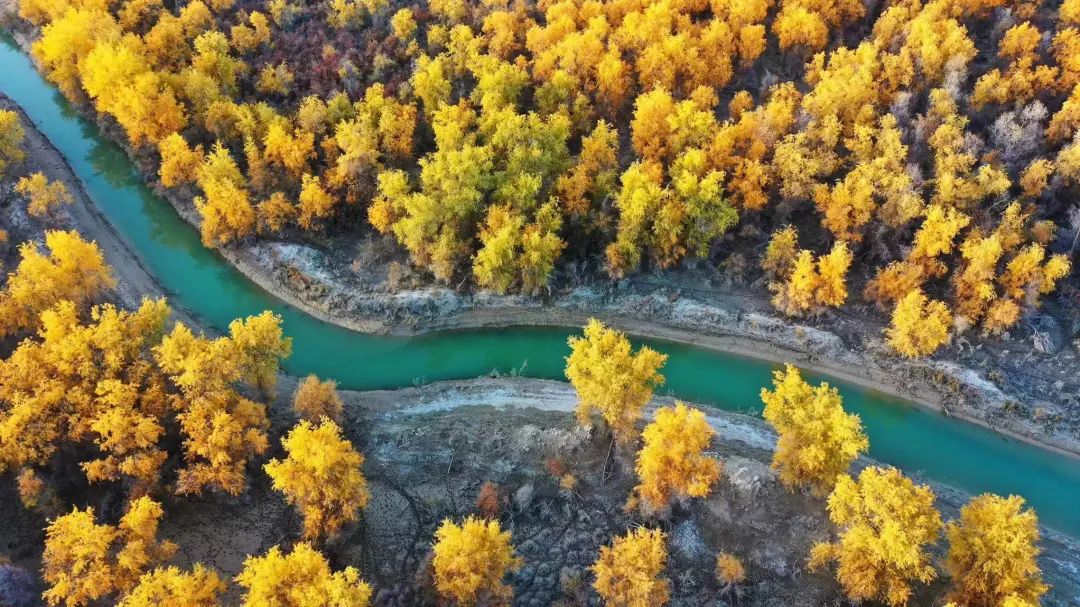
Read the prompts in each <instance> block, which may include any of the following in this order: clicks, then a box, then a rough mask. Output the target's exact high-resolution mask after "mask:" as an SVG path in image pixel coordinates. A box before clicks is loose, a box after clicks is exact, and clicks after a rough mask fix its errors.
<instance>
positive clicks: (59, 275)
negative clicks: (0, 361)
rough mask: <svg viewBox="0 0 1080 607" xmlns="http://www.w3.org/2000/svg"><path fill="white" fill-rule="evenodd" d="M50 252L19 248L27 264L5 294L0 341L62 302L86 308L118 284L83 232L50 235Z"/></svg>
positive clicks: (31, 246)
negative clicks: (85, 305) (2, 337)
mask: <svg viewBox="0 0 1080 607" xmlns="http://www.w3.org/2000/svg"><path fill="white" fill-rule="evenodd" d="M45 248H46V249H48V254H43V253H42V252H41V250H40V249H39V248H38V247H37V245H36V244H34V243H24V244H23V245H21V246H20V247H19V255H20V256H21V257H22V259H21V260H20V261H19V265H18V266H17V267H16V269H15V271H14V272H12V273H11V274H8V280H7V286H6V288H5V289H4V290H3V291H0V336H2V335H7V334H10V333H12V332H15V331H19V330H22V329H27V328H30V327H31V326H33V325H34V324H35V323H37V320H38V317H39V316H40V315H41V313H42V312H44V311H45V310H47V309H48V308H50V307H52V306H54V305H56V304H57V303H59V302H60V301H64V300H67V301H71V302H72V303H74V304H75V305H76V306H78V307H81V306H83V305H84V304H86V303H87V302H89V301H91V300H93V299H94V298H96V297H97V296H98V295H100V294H101V293H102V292H103V291H105V290H107V289H111V288H113V287H114V286H115V285H116V280H115V279H114V278H113V276H112V272H111V271H110V269H109V266H107V265H106V264H105V258H104V256H103V255H102V254H101V249H99V248H98V246H97V244H96V243H94V242H86V241H85V240H83V239H82V237H80V236H79V234H78V232H75V231H71V232H62V231H53V230H50V231H47V232H45Z"/></svg>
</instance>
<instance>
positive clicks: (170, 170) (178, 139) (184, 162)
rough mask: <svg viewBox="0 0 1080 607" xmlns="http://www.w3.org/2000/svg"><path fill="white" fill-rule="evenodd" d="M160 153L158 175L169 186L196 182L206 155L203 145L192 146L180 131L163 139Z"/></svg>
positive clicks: (160, 143) (160, 142) (159, 149)
mask: <svg viewBox="0 0 1080 607" xmlns="http://www.w3.org/2000/svg"><path fill="white" fill-rule="evenodd" d="M158 153H159V154H160V155H161V164H160V165H159V166H158V176H160V177H161V183H162V185H164V186H165V187H167V188H172V187H176V186H178V185H181V184H184V183H192V182H194V181H195V179H196V178H197V177H198V175H199V167H200V166H202V163H203V159H204V157H205V154H203V148H202V145H197V146H195V147H194V148H191V147H190V146H188V143H187V141H186V140H185V139H184V137H183V136H182V135H180V133H172V134H171V135H168V136H167V137H164V138H163V139H161V141H159V142H158Z"/></svg>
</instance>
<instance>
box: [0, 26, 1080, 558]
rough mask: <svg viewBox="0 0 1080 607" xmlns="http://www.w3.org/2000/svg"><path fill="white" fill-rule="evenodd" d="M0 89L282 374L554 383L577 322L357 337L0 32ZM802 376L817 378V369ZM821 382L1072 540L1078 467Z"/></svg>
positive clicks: (735, 370)
mask: <svg viewBox="0 0 1080 607" xmlns="http://www.w3.org/2000/svg"><path fill="white" fill-rule="evenodd" d="M0 90H2V91H3V92H4V93H5V94H7V95H8V96H9V97H11V98H12V99H14V100H15V101H16V102H17V103H19V104H20V105H21V106H22V107H23V109H24V110H25V111H26V113H27V114H28V115H29V116H30V118H31V119H32V120H33V121H34V123H35V124H36V125H37V126H38V128H39V129H40V130H41V131H42V132H43V133H44V134H45V136H47V137H48V138H49V139H50V140H51V141H52V143H53V144H54V145H55V146H56V147H57V149H59V150H60V152H61V153H62V154H63V155H64V156H65V157H66V158H67V160H68V162H69V163H70V164H71V166H72V168H73V169H74V171H75V173H76V175H77V176H78V177H79V178H80V179H81V180H82V181H83V182H84V184H85V186H86V190H87V192H88V193H89V195H90V197H91V199H92V200H93V201H94V203H95V204H96V205H97V206H98V207H99V208H100V209H101V211H102V212H103V213H104V214H105V215H106V217H107V218H108V220H109V221H110V222H111V223H112V224H113V225H114V226H115V228H116V229H117V231H118V232H119V233H120V235H121V237H122V238H124V239H125V240H126V241H127V243H128V244H129V245H130V246H131V248H132V249H133V250H134V251H136V252H137V254H138V255H139V256H140V257H141V259H142V261H143V262H144V263H145V265H146V267H147V268H148V269H149V270H150V272H151V273H152V274H153V275H154V276H155V277H156V278H157V279H158V280H159V282H160V283H161V285H162V286H163V287H164V288H165V289H166V291H168V292H169V293H170V294H171V299H172V301H173V303H174V304H175V305H179V306H182V307H183V308H185V309H187V310H188V311H190V312H191V313H192V314H193V315H194V316H196V317H198V318H199V319H200V320H202V321H203V322H205V323H206V324H207V325H209V326H212V327H215V328H217V329H223V328H225V327H226V326H227V325H228V323H229V321H231V320H232V319H234V318H237V317H242V316H246V315H249V314H255V313H258V312H260V311H262V310H265V309H271V310H274V311H275V312H277V313H278V314H280V315H281V316H282V318H283V319H284V327H285V331H286V333H287V334H288V335H289V336H291V337H292V339H293V351H294V354H293V356H292V357H291V358H290V359H289V360H288V361H287V363H286V365H285V368H286V370H287V371H289V372H290V373H293V374H307V373H316V374H318V375H319V376H321V377H324V378H333V379H335V380H337V382H338V384H339V385H340V386H341V387H343V388H349V389H356V390H365V389H373V388H393V387H399V386H406V385H413V384H416V383H421V382H428V381H435V380H441V379H450V378H465V377H475V376H478V375H483V374H486V373H489V372H491V371H493V370H498V371H500V372H503V373H507V372H511V371H515V370H516V371H517V372H520V373H522V374H523V375H528V376H531V377H540V378H559V379H561V378H562V369H563V362H564V361H563V357H564V356H566V354H567V353H568V348H567V346H566V338H567V336H568V335H570V334H571V333H574V332H576V331H577V330H578V329H577V328H566V329H557V328H525V327H515V328H506V329H498V330H478V331H463V332H444V333H435V334H431V335H426V336H421V337H412V338H404V337H384V336H374V335H366V334H362V333H357V332H353V331H349V330H346V329H342V328H339V327H336V326H334V325H330V324H327V323H324V322H322V321H319V320H316V319H314V318H312V317H310V316H308V315H306V314H304V313H303V312H301V311H299V310H297V309H295V308H292V307H290V306H288V305H286V304H284V303H283V302H281V301H280V300H278V299H276V298H275V297H273V296H272V295H270V294H269V293H266V292H265V291H263V290H261V289H260V288H259V287H257V286H255V285H254V284H253V283H251V282H250V281H248V280H247V279H246V278H245V277H244V276H243V275H241V274H240V273H239V272H238V271H236V270H235V269H234V268H233V267H232V266H231V265H229V264H228V263H227V262H225V261H224V260H223V259H222V258H221V257H220V256H219V255H217V254H216V253H215V252H213V251H211V250H209V249H206V248H204V247H203V246H202V244H201V243H200V241H199V237H198V234H197V233H196V231H195V230H194V229H193V228H192V227H191V226H190V225H189V224H187V223H186V222H184V221H183V220H182V219H181V218H180V217H179V215H178V214H177V213H176V212H175V210H174V209H173V208H172V207H171V206H170V205H169V203H168V202H167V201H165V200H164V199H162V198H160V197H159V196H157V195H156V194H154V193H153V192H152V191H150V190H149V189H148V188H147V187H146V186H145V185H144V184H143V182H142V180H141V178H140V177H139V176H138V174H137V172H136V171H135V168H134V166H133V165H132V163H131V162H130V161H129V160H128V158H127V157H126V155H125V154H124V151H123V150H122V149H121V148H120V147H119V146H117V145H115V144H113V143H111V142H110V141H108V140H107V139H105V138H104V137H103V136H101V135H100V134H99V133H98V130H97V127H96V126H95V125H93V124H92V123H90V122H88V121H86V120H84V119H82V118H80V117H79V116H78V115H77V113H76V112H75V111H73V110H72V108H71V107H70V106H69V105H68V103H67V101H66V100H64V99H63V97H62V96H61V95H60V94H59V93H58V92H57V91H56V90H55V89H54V88H53V87H52V86H51V85H49V84H48V83H46V82H45V81H44V80H43V79H42V78H41V77H40V75H39V74H38V73H37V72H36V71H35V70H34V68H33V66H32V64H31V62H30V60H29V59H28V58H27V56H26V55H24V54H23V53H22V52H20V51H19V49H18V47H17V46H16V45H15V43H14V42H12V41H11V40H10V39H9V38H7V37H6V36H0ZM635 341H637V342H639V343H647V344H649V345H650V346H652V347H653V348H656V349H657V350H660V351H661V352H664V353H666V354H668V356H669V358H668V363H667V365H666V366H665V368H664V371H663V372H664V375H665V376H666V377H667V383H666V384H665V386H664V388H663V391H664V392H669V393H671V394H674V395H677V396H679V397H681V398H685V399H687V400H692V401H694V402H697V403H701V404H706V405H711V406H716V407H720V408H723V409H726V410H732V411H743V412H748V413H758V412H760V409H761V402H760V398H759V396H758V394H759V390H760V389H761V387H762V386H766V385H769V384H770V373H771V371H772V369H773V368H775V367H776V365H772V364H771V363H768V362H762V361H758V360H752V359H748V358H741V357H737V356H732V355H727V354H723V353H719V352H715V351H710V350H704V349H700V348H695V347H691V346H686V345H682V344H676V343H670V342H662V341H657V340H647V339H637V340H635ZM815 379H827V378H820V377H817V378H815ZM830 381H832V383H833V384H834V385H837V386H838V387H839V388H840V391H841V393H842V394H843V397H844V406H845V408H847V409H848V410H849V411H852V412H854V413H857V414H859V416H860V417H861V418H862V423H863V425H864V427H865V428H866V433H867V434H868V435H869V437H870V455H871V456H873V457H875V458H877V459H878V460H881V461H884V462H887V463H889V464H893V465H895V466H898V467H900V468H902V469H904V470H905V471H907V472H909V473H917V474H920V475H922V476H924V477H925V478H928V479H932V480H935V481H938V482H941V483H945V484H948V485H952V486H954V487H957V488H960V489H963V490H965V491H967V492H970V493H981V492H984V491H992V492H995V493H1000V494H1006V495H1007V494H1012V493H1015V494H1019V495H1022V496H1024V497H1025V498H1026V499H1027V500H1028V502H1029V503H1030V504H1031V505H1033V506H1034V507H1035V508H1036V509H1037V510H1038V513H1039V517H1040V520H1041V521H1042V523H1043V524H1045V525H1047V526H1049V527H1051V528H1054V529H1056V530H1058V531H1061V532H1064V533H1065V534H1067V535H1070V536H1072V537H1080V507H1078V506H1077V504H1080V462H1078V461H1077V460H1075V459H1072V458H1069V457H1067V456H1063V455H1060V454H1056V453H1053V452H1051V451H1048V450H1045V449H1041V448H1039V447H1037V446H1033V445H1030V444H1027V443H1024V442H1022V441H1018V440H1015V439H1012V438H1008V437H1005V436H1002V435H999V434H996V433H994V432H992V431H989V430H986V429H984V428H981V427H978V426H976V425H973V424H969V423H965V422H962V421H960V420H956V419H953V418H950V417H947V416H944V415H942V414H940V413H937V412H934V411H930V410H927V409H925V408H921V407H919V406H917V405H913V404H910V403H906V402H903V401H900V400H897V399H895V398H892V397H889V396H886V395H883V394H880V393H877V392H874V391H872V390H867V389H865V388H862V387H858V386H853V385H850V384H847V383H844V382H840V381H833V380H830Z"/></svg>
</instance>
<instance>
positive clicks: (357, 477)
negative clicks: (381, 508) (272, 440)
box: [264, 418, 370, 540]
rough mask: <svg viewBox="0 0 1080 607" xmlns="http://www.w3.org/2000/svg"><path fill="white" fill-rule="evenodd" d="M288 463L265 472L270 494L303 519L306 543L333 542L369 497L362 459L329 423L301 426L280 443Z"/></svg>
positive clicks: (272, 462) (276, 462) (270, 466)
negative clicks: (272, 490)
mask: <svg viewBox="0 0 1080 607" xmlns="http://www.w3.org/2000/svg"><path fill="white" fill-rule="evenodd" d="M281 446H282V447H283V448H284V449H285V453H286V454H287V457H286V458H285V459H284V460H277V459H273V460H270V462H269V463H267V464H266V466H264V469H265V470H266V474H267V475H268V476H269V477H270V479H271V480H273V481H274V488H275V489H277V490H278V491H281V492H282V493H284V494H285V499H286V500H287V501H288V502H289V503H290V504H293V505H294V506H296V507H297V509H299V510H300V513H301V514H302V515H303V516H304V538H306V539H311V540H317V539H320V538H327V537H334V536H336V535H337V533H338V531H340V530H341V527H342V526H344V525H345V524H347V523H350V522H353V521H355V520H356V518H357V515H358V513H359V511H360V509H361V508H364V507H365V506H366V505H367V502H368V499H369V498H370V493H369V492H368V489H367V480H365V479H364V476H363V475H362V474H361V473H360V468H361V467H362V466H363V465H364V456H363V455H360V454H359V453H357V452H356V451H355V450H354V449H353V446H352V444H351V443H350V442H349V441H348V439H345V438H342V437H341V430H340V428H338V426H337V424H335V423H334V422H333V421H331V420H329V419H326V418H324V419H323V420H322V421H321V422H319V425H318V426H312V425H311V423H309V422H308V421H306V420H304V421H301V422H300V423H299V424H297V425H296V427H294V428H293V429H292V430H290V431H289V434H288V436H286V437H284V438H282V439H281Z"/></svg>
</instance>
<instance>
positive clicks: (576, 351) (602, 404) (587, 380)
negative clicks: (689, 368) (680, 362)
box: [566, 319, 667, 445]
mask: <svg viewBox="0 0 1080 607" xmlns="http://www.w3.org/2000/svg"><path fill="white" fill-rule="evenodd" d="M569 345H570V350H571V352H570V356H568V357H567V358H566V378H567V379H569V380H570V384H571V385H572V386H574V389H575V390H576V391H577V395H578V408H577V416H578V422H579V423H581V424H583V425H584V424H587V423H589V419H590V417H591V416H592V414H593V412H594V411H595V412H599V413H600V415H601V417H603V418H604V421H605V422H606V423H607V425H608V427H609V428H610V429H611V432H612V433H613V434H614V435H615V439H616V440H617V441H618V442H619V443H620V444H622V445H629V444H631V443H632V442H633V441H634V440H635V439H636V438H637V428H636V424H637V422H638V420H640V419H641V416H642V411H643V409H644V408H645V405H646V404H647V403H648V402H649V400H650V399H652V395H653V390H654V389H655V388H657V387H658V386H660V385H662V384H663V383H664V376H663V375H661V374H660V367H662V366H663V365H664V362H665V361H667V355H665V354H660V353H658V352H656V351H655V350H653V349H651V348H649V347H648V346H642V347H641V348H639V349H638V351H637V353H631V351H630V340H628V339H627V338H626V336H625V335H623V334H622V333H620V332H618V331H615V330H613V329H608V328H607V327H605V326H604V325H603V324H602V323H601V322H600V321H598V320H596V319H591V320H589V323H588V324H587V325H585V334H584V336H583V337H576V336H572V337H570V339H569Z"/></svg>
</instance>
